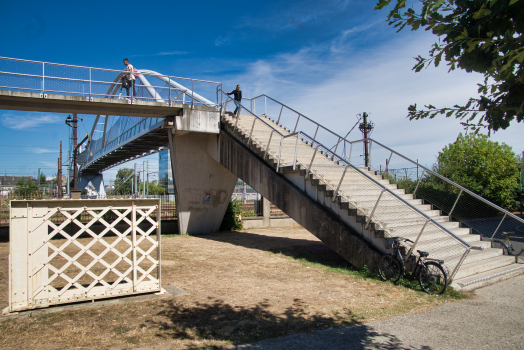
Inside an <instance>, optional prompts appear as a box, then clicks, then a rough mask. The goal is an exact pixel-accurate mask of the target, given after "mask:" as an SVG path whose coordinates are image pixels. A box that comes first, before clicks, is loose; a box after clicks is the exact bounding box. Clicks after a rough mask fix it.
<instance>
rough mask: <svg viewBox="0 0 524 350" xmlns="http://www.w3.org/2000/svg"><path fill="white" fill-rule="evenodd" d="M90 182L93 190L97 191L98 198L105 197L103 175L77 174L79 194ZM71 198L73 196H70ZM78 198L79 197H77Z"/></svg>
mask: <svg viewBox="0 0 524 350" xmlns="http://www.w3.org/2000/svg"><path fill="white" fill-rule="evenodd" d="M89 182H91V183H92V184H93V187H94V188H95V190H97V192H98V195H99V198H105V197H106V191H105V188H104V175H102V174H79V175H78V189H79V190H80V192H82V190H83V189H84V188H86V186H87V185H88V184H89ZM71 198H73V196H71ZM78 198H80V197H78Z"/></svg>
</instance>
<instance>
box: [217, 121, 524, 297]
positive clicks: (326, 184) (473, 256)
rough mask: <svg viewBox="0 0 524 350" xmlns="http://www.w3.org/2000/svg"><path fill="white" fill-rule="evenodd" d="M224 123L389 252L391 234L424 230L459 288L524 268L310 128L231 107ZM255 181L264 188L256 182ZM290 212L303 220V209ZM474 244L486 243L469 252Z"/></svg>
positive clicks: (423, 244) (425, 245) (423, 245)
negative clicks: (348, 160) (341, 155)
mask: <svg viewBox="0 0 524 350" xmlns="http://www.w3.org/2000/svg"><path fill="white" fill-rule="evenodd" d="M255 119H256V120H255ZM222 123H223V124H222V125H223V129H224V130H225V131H226V132H228V133H229V134H230V135H232V137H234V138H235V139H236V140H237V141H239V142H241V143H242V144H243V145H244V146H245V147H247V148H249V149H250V150H251V151H252V152H254V153H255V154H256V155H257V157H258V159H259V160H260V161H262V162H264V163H265V164H267V165H269V166H270V167H272V168H273V170H274V171H277V172H278V173H280V174H282V175H283V176H284V177H285V178H286V179H287V180H288V181H290V182H291V183H292V184H294V185H295V186H296V187H297V188H299V189H300V190H302V191H303V192H304V193H305V194H306V195H307V197H308V198H309V200H310V201H312V202H314V203H315V204H320V205H321V206H322V207H323V208H325V209H326V210H328V211H329V212H331V213H332V214H334V215H335V217H336V218H337V219H338V220H340V221H341V222H343V223H344V224H345V225H347V226H349V227H350V228H351V229H353V231H354V232H356V234H358V235H360V237H362V238H363V239H364V240H365V241H367V242H368V243H369V244H370V245H372V246H373V247H375V249H377V250H378V251H380V252H381V253H388V252H391V251H390V250H388V249H387V248H386V247H385V244H384V242H385V240H384V238H388V237H396V236H400V237H405V238H409V239H411V240H413V241H415V240H416V239H417V237H418V236H419V234H420V232H421V231H422V232H423V233H422V234H421V235H420V238H419V240H418V242H417V245H416V248H415V249H416V250H423V251H428V252H429V253H430V255H429V256H430V257H431V258H435V259H442V260H444V262H445V263H444V265H445V267H446V269H447V270H448V276H451V275H452V274H454V276H453V286H454V287H455V288H457V289H474V288H478V287H480V286H483V285H485V284H488V283H492V282H494V281H498V280H501V279H504V278H509V277H511V276H514V275H516V274H519V273H523V272H524V264H516V263H515V258H514V257H511V256H504V255H503V251H502V249H495V248H491V243H490V242H487V241H481V237H480V236H479V235H473V234H470V230H469V229H467V228H462V227H460V224H459V223H458V222H450V221H449V218H448V217H447V216H442V215H441V213H440V211H439V210H434V209H432V206H431V205H429V204H424V203H422V200H421V199H415V198H413V195H411V194H406V193H405V191H404V190H402V189H399V188H397V185H395V184H391V183H390V181H389V180H387V179H383V178H382V176H381V175H377V174H375V173H374V172H372V171H369V170H368V169H366V168H355V167H353V166H348V164H344V163H343V162H340V161H337V160H336V157H335V156H333V155H332V154H326V153H324V152H322V151H320V150H319V149H322V147H317V146H318V144H317V143H316V142H315V141H314V140H311V139H309V138H308V137H307V135H305V134H301V133H298V134H294V135H292V133H291V132H290V131H289V130H287V129H286V128H284V127H283V126H281V125H278V124H277V123H275V122H274V121H272V120H270V119H269V118H267V117H265V116H263V115H262V116H258V117H256V116H255V115H252V114H240V115H239V116H238V118H236V117H234V116H233V115H232V114H231V113H228V112H226V113H224V114H223V116H222ZM283 136H286V137H283ZM244 180H245V179H244ZM245 181H246V182H247V180H245ZM248 184H249V185H250V186H251V187H253V188H255V189H257V188H256V184H251V183H249V182H248ZM379 197H380V200H379V202H378V205H377V200H378V199H379ZM268 199H269V200H270V201H272V202H273V199H272V198H268ZM281 209H282V210H284V208H281ZM284 211H285V210H284ZM287 214H288V215H290V216H291V217H292V218H293V219H295V220H296V221H297V222H299V223H300V222H301V218H300V217H294V216H293V214H292V213H289V212H288V213H287ZM295 216H300V215H295ZM328 245H329V244H328ZM471 246H474V247H482V248H484V249H483V250H469V253H467V251H468V249H469V248H470V247H471ZM465 253H467V254H466V257H465V259H464V260H462V259H463V257H464V255H465Z"/></svg>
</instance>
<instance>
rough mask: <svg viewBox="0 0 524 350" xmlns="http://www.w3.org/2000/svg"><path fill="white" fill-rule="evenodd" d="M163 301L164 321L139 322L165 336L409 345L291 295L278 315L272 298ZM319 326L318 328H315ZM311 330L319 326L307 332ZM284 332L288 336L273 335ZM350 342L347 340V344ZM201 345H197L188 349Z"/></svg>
mask: <svg viewBox="0 0 524 350" xmlns="http://www.w3.org/2000/svg"><path fill="white" fill-rule="evenodd" d="M163 303H164V305H162V306H163V310H162V311H161V312H160V313H158V314H157V315H158V316H162V318H164V317H167V318H168V321H148V322H147V323H146V324H145V325H143V326H145V327H151V328H155V329H158V330H159V331H158V333H157V336H158V337H159V338H162V339H163V340H169V339H179V340H187V339H192V340H195V341H204V340H211V339H212V340H215V341H227V342H230V343H232V344H235V345H238V344H241V343H244V344H245V343H253V342H256V341H260V340H263V339H269V340H266V341H264V342H262V343H259V344H252V345H243V346H238V347H237V348H238V349H289V348H290V347H289V345H291V344H293V345H294V346H292V347H291V348H300V349H302V350H304V349H321V348H335V347H336V345H335V344H333V346H323V344H324V345H327V343H333V342H336V343H340V345H341V346H342V347H340V349H363V348H366V349H370V348H371V349H373V348H375V346H376V348H377V349H378V348H380V349H413V348H406V347H403V345H402V342H401V341H400V340H399V339H398V338H397V337H396V336H394V335H392V334H386V333H378V332H376V331H374V330H373V329H372V328H371V327H369V326H367V325H363V324H361V323H360V320H359V319H358V317H357V316H355V315H354V314H353V313H352V312H351V311H350V310H341V312H340V313H339V314H337V316H335V317H327V316H325V315H322V314H320V313H316V314H315V313H313V314H312V313H308V312H306V311H305V308H304V306H305V303H304V302H303V301H301V300H300V299H295V300H294V302H293V305H291V306H290V307H288V308H287V309H286V311H285V312H284V313H282V314H279V315H275V314H274V313H273V312H272V310H271V304H270V303H269V302H268V301H267V300H265V301H263V302H260V303H258V304H257V305H256V306H254V307H241V306H232V305H229V304H226V303H224V302H223V301H222V300H217V299H215V300H213V299H212V298H209V302H208V303H198V304H197V305H196V306H193V307H184V306H183V305H182V304H179V303H178V302H177V301H176V300H174V299H171V300H166V301H163ZM349 326H353V327H349ZM319 329H320V330H321V331H318V330H319ZM313 330H315V331H318V332H315V333H306V332H311V331H313ZM326 332H329V333H326ZM299 333H302V334H299ZM304 333H306V334H304ZM287 335H292V336H290V337H286V338H281V339H271V338H277V337H282V336H287ZM326 335H327V336H328V338H329V340H328V341H327V343H326V341H325V340H324V339H323V338H325V336H326ZM301 338H304V339H303V341H304V346H303V347H302V346H301V347H296V345H297V342H300V339H301ZM348 342H350V343H351V346H348V345H349V344H348ZM286 343H287V344H288V345H286ZM314 344H316V345H314ZM204 347H205V348H206V349H210V348H215V349H218V348H220V347H216V346H215V347H209V346H204ZM199 348H201V346H200V345H199V346H193V347H191V348H190V349H199ZM336 348H338V347H336ZM421 349H425V350H429V349H430V348H429V347H422V348H421Z"/></svg>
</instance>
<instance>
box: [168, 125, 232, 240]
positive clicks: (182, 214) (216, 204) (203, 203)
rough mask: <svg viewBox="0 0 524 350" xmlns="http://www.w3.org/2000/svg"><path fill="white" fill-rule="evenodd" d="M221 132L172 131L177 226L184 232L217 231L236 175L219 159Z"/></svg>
mask: <svg viewBox="0 0 524 350" xmlns="http://www.w3.org/2000/svg"><path fill="white" fill-rule="evenodd" d="M219 137H220V136H219V135H218V134H214V133H203V132H189V133H183V132H180V131H179V132H176V130H172V131H171V132H169V148H170V155H171V167H172V170H173V184H174V187H175V200H176V210H177V215H178V228H179V232H180V233H182V234H205V233H212V232H217V231H218V229H219V227H220V224H221V223H222V218H223V217H224V213H225V212H226V209H227V205H228V203H229V200H230V199H231V194H232V193H233V190H234V188H235V184H236V182H237V176H235V175H234V174H233V173H231V172H230V171H229V170H227V169H226V168H224V167H223V166H222V165H221V164H220V163H219V162H218V161H217V160H218V159H219V158H218V156H219V144H220V143H219Z"/></svg>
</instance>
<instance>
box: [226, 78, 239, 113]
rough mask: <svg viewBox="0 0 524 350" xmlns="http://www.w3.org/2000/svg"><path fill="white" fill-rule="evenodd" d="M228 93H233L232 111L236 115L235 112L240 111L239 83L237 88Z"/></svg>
mask: <svg viewBox="0 0 524 350" xmlns="http://www.w3.org/2000/svg"><path fill="white" fill-rule="evenodd" d="M228 95H234V98H233V101H234V102H235V106H236V107H237V108H235V111H234V112H233V114H234V115H237V112H238V111H240V102H241V101H242V91H240V85H237V88H236V89H235V90H233V91H231V92H230V93H228Z"/></svg>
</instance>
